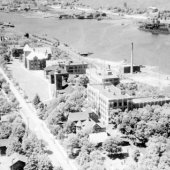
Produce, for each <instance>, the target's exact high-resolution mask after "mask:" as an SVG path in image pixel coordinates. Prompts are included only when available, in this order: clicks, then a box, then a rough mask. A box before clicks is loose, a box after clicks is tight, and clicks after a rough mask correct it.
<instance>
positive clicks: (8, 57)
mask: <svg viewBox="0 0 170 170" xmlns="http://www.w3.org/2000/svg"><path fill="white" fill-rule="evenodd" d="M4 60H5V61H6V62H7V63H9V62H10V60H11V58H10V56H9V55H7V54H5V55H4Z"/></svg>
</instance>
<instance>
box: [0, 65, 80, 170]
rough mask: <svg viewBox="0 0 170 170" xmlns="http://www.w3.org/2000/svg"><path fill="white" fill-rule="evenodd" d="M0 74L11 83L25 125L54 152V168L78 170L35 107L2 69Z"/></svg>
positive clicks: (51, 156) (52, 156) (52, 155)
mask: <svg viewBox="0 0 170 170" xmlns="http://www.w3.org/2000/svg"><path fill="white" fill-rule="evenodd" d="M0 73H1V74H2V75H3V76H4V78H5V79H6V81H7V82H8V83H9V86H10V89H11V91H12V92H13V93H14V95H15V97H16V98H17V100H18V102H19V103H20V106H21V108H22V109H21V116H22V117H23V120H24V121H25V123H26V124H27V125H28V126H29V128H30V130H32V131H33V132H34V133H35V134H36V135H37V137H38V138H39V139H42V140H44V141H45V142H46V143H47V144H48V148H49V149H50V150H51V151H52V154H51V155H49V158H50V159H51V161H52V163H53V165H54V166H59V165H60V166H62V167H63V169H64V170H76V169H77V168H76V167H75V166H74V164H73V163H72V162H71V161H70V160H69V158H68V156H67V154H66V152H65V150H64V148H63V147H62V146H61V145H60V144H59V142H58V141H57V140H55V138H54V136H53V135H52V134H51V133H50V131H49V129H48V128H47V126H46V124H45V123H44V122H43V121H41V120H40V119H38V117H37V116H36V111H35V109H34V108H33V107H31V106H29V105H28V104H27V103H26V102H25V100H24V99H23V98H22V97H21V95H20V94H19V92H18V91H17V90H16V88H15V87H14V85H13V83H12V82H11V81H10V80H9V78H8V77H7V76H6V74H5V73H4V71H3V70H2V69H1V68H0Z"/></svg>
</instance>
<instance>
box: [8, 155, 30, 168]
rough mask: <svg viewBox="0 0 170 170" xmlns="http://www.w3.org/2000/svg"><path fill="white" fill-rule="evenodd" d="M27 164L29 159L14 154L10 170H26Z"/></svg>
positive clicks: (11, 157) (11, 158)
mask: <svg viewBox="0 0 170 170" xmlns="http://www.w3.org/2000/svg"><path fill="white" fill-rule="evenodd" d="M26 163H27V157H26V156H24V155H20V154H18V153H14V154H12V155H11V156H10V170H24V167H25V165H26Z"/></svg>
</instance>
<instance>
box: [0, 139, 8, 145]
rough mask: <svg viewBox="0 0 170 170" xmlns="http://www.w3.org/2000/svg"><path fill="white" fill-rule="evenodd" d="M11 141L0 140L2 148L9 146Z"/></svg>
mask: <svg viewBox="0 0 170 170" xmlns="http://www.w3.org/2000/svg"><path fill="white" fill-rule="evenodd" d="M8 143H9V139H0V147H3V146H8Z"/></svg>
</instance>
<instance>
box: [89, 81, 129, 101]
mask: <svg viewBox="0 0 170 170" xmlns="http://www.w3.org/2000/svg"><path fill="white" fill-rule="evenodd" d="M89 86H91V87H93V88H95V89H98V90H99V92H100V93H101V94H103V95H104V96H105V97H107V98H108V99H109V100H115V99H116V100H117V99H120V100H121V99H125V98H127V99H128V98H129V99H130V98H132V97H131V96H129V95H127V94H125V95H123V94H122V93H121V90H120V89H119V88H117V87H115V86H114V85H100V84H90V85H89Z"/></svg>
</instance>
